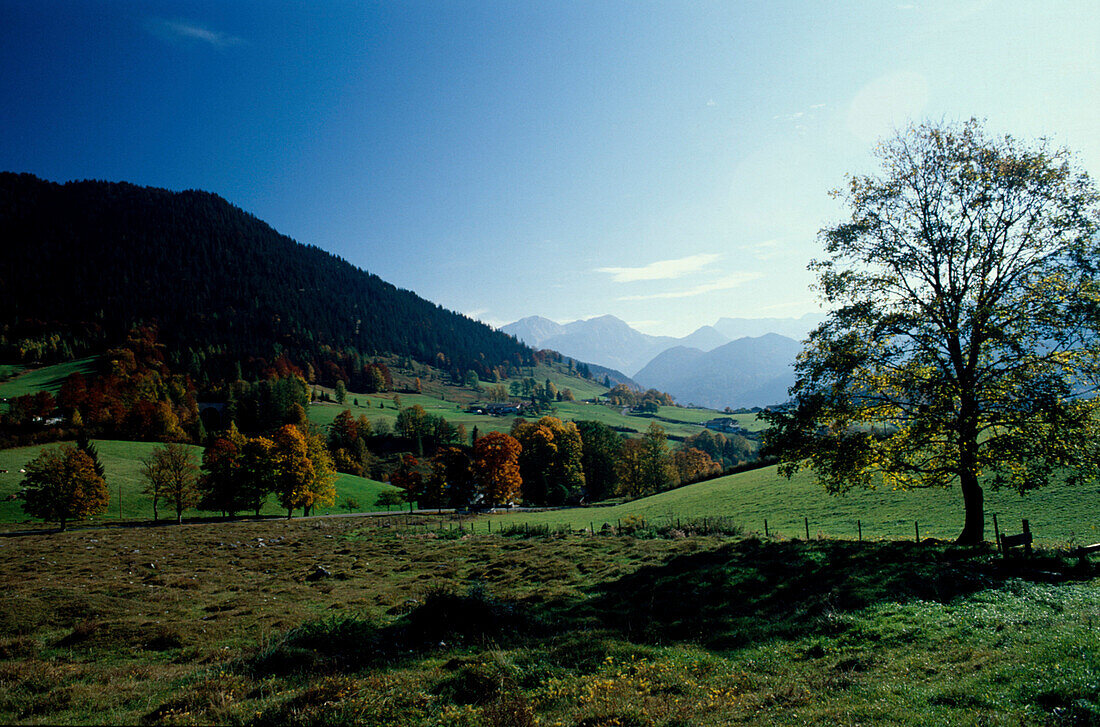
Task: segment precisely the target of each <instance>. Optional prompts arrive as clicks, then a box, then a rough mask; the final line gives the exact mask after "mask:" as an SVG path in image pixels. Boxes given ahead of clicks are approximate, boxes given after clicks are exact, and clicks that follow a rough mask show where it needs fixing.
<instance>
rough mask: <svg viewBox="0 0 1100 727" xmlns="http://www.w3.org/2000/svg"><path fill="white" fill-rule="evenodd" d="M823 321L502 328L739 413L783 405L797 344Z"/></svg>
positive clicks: (598, 322)
mask: <svg viewBox="0 0 1100 727" xmlns="http://www.w3.org/2000/svg"><path fill="white" fill-rule="evenodd" d="M822 320H824V316H823V315H821V314H819V313H809V314H807V315H804V316H802V317H801V318H720V319H718V321H717V322H716V323H715V324H714V325H713V326H702V327H700V328H699V329H697V330H695V331H694V332H692V333H691V334H689V335H687V336H684V337H682V338H674V337H672V336H650V335H647V334H645V333H642V332H640V331H637V330H635V329H633V328H631V327H630V326H629V325H628V324H626V323H625V322H624V321H622V320H620V319H618V318H616V317H615V316H610V315H606V316H599V317H597V318H589V319H587V320H579V321H573V322H572V323H566V324H561V323H556V322H555V321H552V320H549V319H547V318H543V317H541V316H529V317H527V318H523V319H521V320H518V321H516V322H515V323H510V324H508V325H506V326H504V327H502V328H501V329H500V330H501V331H503V332H505V333H510V334H512V335H514V336H515V337H516V338H518V339H519V340H520V341H523V342H524V343H526V344H527V345H529V346H532V347H533V348H549V349H553V350H555V351H558V352H560V353H562V354H565V355H566V356H572V357H574V358H577V359H580V360H583V361H588V362H592V363H596V364H601V365H604V366H610V367H612V368H616V369H619V370H621V371H625V372H627V373H628V374H629V375H630V377H631V378H632V379H633V380H634V382H635V383H636V384H637V385H638V386H640V387H641V388H644V389H648V388H653V389H658V390H660V391H665V392H668V393H669V394H671V395H672V396H673V397H674V398H675V399H676V401H677V402H679V403H681V404H687V403H694V404H700V405H703V406H709V407H715V408H724V407H727V406H730V407H734V408H738V407H753V406H767V405H768V404H776V403H780V402H782V401H786V398H787V388H788V387H789V386H790V385H791V384H793V383H794V374H793V370H792V368H791V366H792V364H793V363H794V359H795V356H796V355H797V354H798V352H799V350H801V343H800V342H799V341H801V340H802V339H803V338H805V337H806V335H807V334H808V333H809V332H810V331H811V330H812V329H813V328H814V327H815V326H817V324H818V323H820V322H821V321H822Z"/></svg>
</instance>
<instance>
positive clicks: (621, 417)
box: [309, 387, 762, 438]
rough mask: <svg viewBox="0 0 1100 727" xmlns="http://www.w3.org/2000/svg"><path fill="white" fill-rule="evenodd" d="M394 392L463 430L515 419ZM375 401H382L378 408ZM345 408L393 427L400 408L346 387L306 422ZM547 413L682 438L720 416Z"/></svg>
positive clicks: (322, 420)
mask: <svg viewBox="0 0 1100 727" xmlns="http://www.w3.org/2000/svg"><path fill="white" fill-rule="evenodd" d="M601 388H602V387H601ZM445 395H446V394H445ZM397 396H398V397H400V401H401V407H402V408H405V407H410V406H414V405H420V406H422V407H424V410H425V411H427V412H428V413H429V414H435V415H437V416H442V417H443V418H444V419H446V420H447V421H448V422H450V423H451V424H453V425H455V426H458V425H459V424H461V425H463V426H464V427H466V431H467V432H472V431H473V428H474V427H477V428H478V431H479V432H482V433H486V432H505V433H507V432H509V431H511V428H512V423H513V422H514V421H515V420H516V418H517V417H514V416H505V417H495V416H487V415H479V414H468V413H466V411H465V410H466V406H467V404H466V403H459V402H457V401H455V400H454V399H453V398H452V397H450V396H449V397H448V398H447V399H441V398H439V397H438V396H433V395H430V394H397ZM356 400H358V402H359V405H358V406H356V405H355V401H356ZM379 404H381V405H382V406H381V407H379ZM345 409H349V410H350V411H351V413H352V414H353V415H354V416H356V417H358V416H360V415H366V417H367V418H368V419H370V420H371V422H372V423H377V422H379V421H385V422H387V423H388V424H389V425H390V426H393V424H394V422H396V421H397V412H398V410H397V408H396V407H395V405H394V394H392V393H387V394H356V393H350V392H349V393H348V395H347V399H346V401H345V403H344V404H343V405H340V404H336V403H334V402H315V403H314V404H312V405H311V406H310V407H309V418H310V421H312V422H314V423H315V424H319V425H321V426H327V425H329V424H331V423H332V420H333V419H334V418H335V417H336V415H337V414H339V413H340V412H341V411H343V410H345ZM550 415H551V416H556V417H558V418H559V419H562V420H563V421H583V420H592V421H598V422H601V423H603V424H606V425H608V426H611V427H618V428H620V430H627V433H628V434H630V433H631V432H636V433H641V432H644V431H645V430H646V429H647V428H648V427H649V425H650V423H651V422H653V421H656V422H657V423H658V424H660V425H661V426H662V427H664V429H665V432H666V433H667V434H669V435H670V436H674V437H680V438H685V437H690V436H692V435H693V434H698V433H699V432H701V431H702V427H701V426H700V424H701V422H705V421H707V420H709V419H713V418H714V417H716V416H719V413H718V412H716V411H713V410H709V409H708V410H701V409H680V408H678V407H661V411H660V413H659V414H658V415H657V417H647V416H638V415H633V414H623V413H622V407H613V406H608V405H606V404H587V403H584V402H581V401H575V402H557V403H556V404H555V405H554V406H553V411H552V413H551V414H550ZM538 416H541V415H534V414H531V415H527V416H526V417H525V418H527V419H534V418H538ZM735 418H738V419H739V421H744V426H745V427H746V428H747V429H750V430H757V429H760V428H761V427H762V425H761V424H759V423H757V422H756V420H755V417H754V416H753V415H741V416H739V417H735ZM696 420H698V421H696Z"/></svg>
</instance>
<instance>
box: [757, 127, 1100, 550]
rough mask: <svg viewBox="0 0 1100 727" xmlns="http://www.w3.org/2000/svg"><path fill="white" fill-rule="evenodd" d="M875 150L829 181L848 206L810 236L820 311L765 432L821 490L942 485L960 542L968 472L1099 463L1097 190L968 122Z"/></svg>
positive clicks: (979, 502)
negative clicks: (876, 163)
mask: <svg viewBox="0 0 1100 727" xmlns="http://www.w3.org/2000/svg"><path fill="white" fill-rule="evenodd" d="M877 154H878V157H879V158H880V160H881V162H882V167H881V171H880V173H879V174H878V175H873V176H854V177H851V178H850V179H849V183H848V185H847V186H848V189H847V191H846V192H844V193H842V194H840V193H838V194H840V196H842V197H843V198H844V199H845V201H846V202H847V204H848V206H849V208H850V209H851V219H850V220H848V221H845V222H842V223H841V224H838V225H836V226H833V227H829V228H826V229H824V230H822V232H821V238H822V241H823V242H824V247H825V251H826V253H827V255H828V257H827V258H826V259H824V260H821V261H818V262H815V263H814V264H813V265H812V266H811V267H812V269H814V270H815V271H816V272H817V273H818V276H819V289H820V291H821V293H822V295H823V297H824V300H825V303H826V304H827V305H828V307H829V308H830V309H831V310H832V313H831V314H830V315H829V317H828V319H827V320H826V321H825V322H824V323H823V324H822V325H821V326H819V327H818V328H817V329H816V330H815V331H813V332H812V333H811V334H810V337H809V339H808V341H807V344H806V348H805V350H804V351H803V352H802V354H801V355H800V356H799V358H798V362H797V365H796V373H797V381H796V383H795V385H794V387H793V388H792V390H791V393H792V395H793V397H794V402H793V403H794V406H792V407H789V408H786V409H782V410H777V411H773V412H772V413H771V414H769V415H768V419H769V420H770V422H771V424H772V429H771V431H770V432H769V434H768V438H767V443H768V445H769V447H770V448H771V449H772V451H774V452H776V453H777V454H778V455H779V456H780V457H781V458H782V463H781V471H782V472H783V473H785V474H787V475H790V474H792V473H793V472H795V471H796V470H799V469H802V468H804V467H808V468H810V469H812V470H813V471H814V472H815V473H816V474H817V476H818V478H819V479H820V481H821V482H822V483H823V484H824V486H825V487H826V488H827V489H828V490H829V491H832V492H843V491H845V490H848V489H850V488H852V487H869V486H875V485H877V484H879V483H882V484H884V485H886V486H888V487H891V488H895V489H915V488H926V487H947V486H950V485H953V484H957V485H958V486H959V489H960V491H961V494H962V503H961V504H962V509H963V514H964V523H963V528H962V532H961V533H960V535H959V537H958V540H959V542H962V543H976V542H979V541H981V540H982V539H983V537H984V532H985V513H984V491H983V479H984V482H985V483H987V484H991V485H993V486H995V487H996V486H1004V487H1010V488H1012V489H1015V490H1018V491H1020V492H1021V493H1022V492H1027V491H1028V490H1031V489H1034V488H1036V487H1040V486H1042V485H1044V484H1046V483H1047V482H1049V481H1050V480H1051V479H1053V478H1055V477H1060V476H1062V475H1063V474H1066V475H1068V476H1070V477H1074V478H1080V477H1093V476H1095V474H1096V473H1097V469H1098V468H1097V461H1096V457H1095V454H1096V453H1095V443H1096V441H1097V426H1096V425H1097V417H1096V408H1097V407H1096V405H1097V398H1096V397H1095V396H1093V394H1094V393H1095V391H1096V386H1097V375H1098V373H1100V366H1098V362H1100V335H1098V334H1100V330H1098V328H1100V267H1098V261H1100V237H1098V235H1097V228H1098V210H1097V202H1098V196H1097V193H1096V189H1095V187H1094V185H1093V183H1092V181H1091V180H1090V179H1089V177H1088V175H1087V174H1085V173H1084V172H1083V171H1082V170H1080V169H1079V168H1078V167H1077V166H1076V164H1075V162H1074V160H1073V157H1072V155H1071V154H1070V153H1069V152H1068V151H1066V150H1063V149H1053V148H1051V147H1050V146H1049V145H1048V144H1047V143H1046V142H1042V141H1040V142H1038V143H1035V144H1025V143H1021V142H1020V141H1018V140H1016V139H1013V138H1011V137H1007V136H1006V137H1001V138H995V137H989V136H987V135H986V134H985V132H984V130H983V128H982V125H981V124H980V123H979V122H978V121H975V120H971V121H968V122H966V123H963V124H924V125H921V126H915V127H910V128H909V129H908V130H905V131H903V132H901V133H899V134H898V135H896V136H895V137H894V138H892V139H890V140H888V141H887V142H885V143H884V144H882V145H881V146H880V147H879V149H878V151H877Z"/></svg>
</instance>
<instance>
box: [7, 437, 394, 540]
mask: <svg viewBox="0 0 1100 727" xmlns="http://www.w3.org/2000/svg"><path fill="white" fill-rule="evenodd" d="M94 443H95V446H96V449H97V450H98V451H99V459H100V461H101V462H102V463H103V469H104V471H105V479H106V480H107V486H108V488H109V490H110V498H111V499H110V505H109V506H108V508H107V511H106V512H105V513H103V514H102V515H99V516H97V517H96V518H94V520H93V522H99V523H112V522H116V523H117V522H131V521H135V520H151V519H152V518H153V505H152V502H151V501H150V499H149V496H148V495H146V494H145V493H143V492H142V490H143V489H144V487H145V483H144V481H143V479H142V477H141V467H142V460H143V459H144V458H146V457H148V456H149V454H150V452H151V451H152V450H153V449H154V448H155V447H158V446H160V445H159V444H156V443H152V442H125V441H116V440H95V442H94ZM47 446H57V445H47ZM41 449H42V447H41V446H35V447H19V448H16V449H4V450H0V470H7V472H0V523H23V522H37V521H34V520H32V519H31V518H29V517H28V516H27V515H26V513H24V512H23V508H22V507H21V506H20V501H19V500H17V499H9V498H10V497H11V496H12V495H15V494H16V493H17V492H19V490H20V489H22V488H21V486H20V482H21V481H22V479H23V475H22V474H21V473H20V472H19V470H20V469H21V468H22V467H23V466H24V465H25V464H26V463H27V462H29V461H30V460H32V459H34V457H36V456H37V455H38V452H39V451H40V450H41ZM190 449H191V450H192V451H193V452H194V453H195V459H196V461H198V462H201V461H202V448H201V447H195V446H192V447H190ZM393 489H396V488H394V487H393V486H392V485H389V484H386V483H384V482H376V481H375V480H370V479H366V478H363V477H356V476H354V475H348V474H339V475H338V476H337V479H336V501H335V502H334V503H333V504H332V505H331V506H329V507H323V508H319V509H318V510H316V513H317V514H318V515H325V514H331V513H338V512H348V510H347V509H346V508H345V507H344V505H345V503H346V502H347V501H348V500H349V499H352V500H354V501H355V502H356V503H357V507H356V508H355V510H356V511H372V510H376V509H377V508H375V507H374V502H375V500H377V499H378V495H379V494H381V493H382V492H384V491H386V490H393ZM211 514H213V513H205V512H199V511H197V510H189V511H187V513H186V514H185V517H193V516H200V515H203V516H205V515H211ZM261 514H263V515H285V514H286V511H285V510H283V509H282V508H280V507H279V504H278V502H276V500H275V498H274V497H273V496H272V497H269V498H268V502H267V504H266V506H265V507H264V508H263V510H262V511H261ZM170 515H171V513H169V512H168V508H167V507H163V506H162V507H161V517H168V516H170Z"/></svg>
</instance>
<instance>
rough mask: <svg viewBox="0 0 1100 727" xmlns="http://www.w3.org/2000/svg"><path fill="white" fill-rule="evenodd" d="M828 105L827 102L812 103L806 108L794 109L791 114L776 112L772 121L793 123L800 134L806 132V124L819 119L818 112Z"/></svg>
mask: <svg viewBox="0 0 1100 727" xmlns="http://www.w3.org/2000/svg"><path fill="white" fill-rule="evenodd" d="M826 107H827V104H823V103H815V104H811V105H810V106H809V107H808V108H806V109H801V110H798V111H792V112H791V113H789V114H776V115H775V116H773V117H772V121H780V122H783V123H785V124H791V125H792V126H793V127H794V130H795V131H797V132H798V133H799V134H800V135H801V134H805V133H806V125H807V124H808V123H810V122H813V121H815V120H816V119H817V115H818V113H820V112H821V111H824V110H825V108H826Z"/></svg>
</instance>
